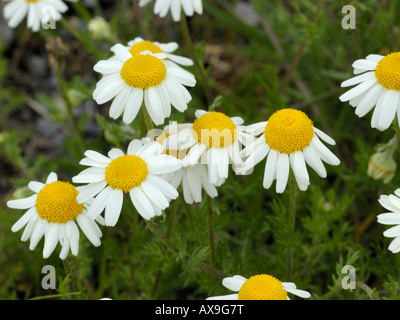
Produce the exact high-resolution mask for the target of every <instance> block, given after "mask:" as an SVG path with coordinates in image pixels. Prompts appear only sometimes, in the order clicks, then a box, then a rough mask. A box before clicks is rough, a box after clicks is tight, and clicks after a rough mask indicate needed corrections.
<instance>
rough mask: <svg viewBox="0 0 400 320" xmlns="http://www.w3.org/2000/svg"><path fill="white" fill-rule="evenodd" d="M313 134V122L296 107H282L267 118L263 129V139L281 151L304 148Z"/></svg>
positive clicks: (286, 151) (289, 151)
mask: <svg viewBox="0 0 400 320" xmlns="http://www.w3.org/2000/svg"><path fill="white" fill-rule="evenodd" d="M313 136H314V129H313V123H312V121H311V120H310V118H309V117H307V115H306V114H305V113H304V112H302V111H300V110H296V109H282V110H279V111H277V112H275V113H274V114H273V115H272V116H271V117H270V118H269V119H268V124H267V125H266V127H265V130H264V137H265V141H266V142H267V143H268V145H269V146H270V147H271V148H272V149H274V150H277V151H279V152H281V153H287V154H290V153H293V152H296V151H301V150H304V149H305V148H306V147H307V146H308V145H309V144H310V141H311V139H312V137H313Z"/></svg>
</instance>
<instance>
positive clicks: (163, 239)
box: [144, 220, 227, 279]
mask: <svg viewBox="0 0 400 320" xmlns="http://www.w3.org/2000/svg"><path fill="white" fill-rule="evenodd" d="M144 221H145V222H146V224H147V226H148V228H149V230H150V231H151V232H152V233H153V234H154V235H155V236H156V237H157V238H158V239H159V240H160V241H161V242H162V243H163V244H164V245H165V246H166V247H167V248H169V249H170V250H172V251H174V252H175V253H176V254H178V255H180V254H181V251H180V249H179V248H178V247H177V246H175V245H174V244H173V243H172V242H170V241H169V239H168V238H167V237H166V236H164V235H163V234H162V233H161V232H160V230H158V228H157V227H156V226H155V225H154V223H153V222H152V221H151V220H144ZM183 258H184V259H185V260H187V261H189V260H190V259H191V257H190V256H189V255H183ZM199 266H200V267H201V268H203V269H204V270H206V271H207V272H209V273H210V274H212V275H214V276H216V277H218V278H221V279H223V278H226V277H227V275H226V274H225V273H223V272H221V271H219V270H217V269H214V268H213V267H211V266H210V265H208V264H206V263H204V262H200V263H199Z"/></svg>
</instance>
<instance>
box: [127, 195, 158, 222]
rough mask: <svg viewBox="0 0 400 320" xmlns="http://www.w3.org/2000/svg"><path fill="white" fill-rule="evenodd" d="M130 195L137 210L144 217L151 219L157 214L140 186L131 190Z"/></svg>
mask: <svg viewBox="0 0 400 320" xmlns="http://www.w3.org/2000/svg"><path fill="white" fill-rule="evenodd" d="M129 195H130V197H131V200H132V203H133V205H134V206H135V208H136V210H137V211H138V213H139V214H140V215H141V216H142V217H143V218H144V219H146V220H150V219H151V218H152V217H154V216H155V212H154V208H153V206H152V204H151V203H150V201H149V199H147V197H146V196H145V194H144V193H143V191H141V190H140V189H139V188H133V189H132V190H131V191H129Z"/></svg>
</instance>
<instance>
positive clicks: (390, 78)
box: [339, 52, 400, 131]
mask: <svg viewBox="0 0 400 320" xmlns="http://www.w3.org/2000/svg"><path fill="white" fill-rule="evenodd" d="M352 66H353V68H354V74H356V75H357V76H355V77H353V78H351V79H348V80H346V81H344V82H342V84H341V86H342V87H349V86H354V85H356V86H355V87H354V88H352V89H350V90H349V91H347V92H345V93H344V94H342V95H341V96H340V97H339V99H340V101H342V102H344V101H350V105H351V106H353V107H354V108H355V113H356V115H357V116H359V117H363V116H365V115H366V114H367V113H368V112H369V111H370V110H372V109H373V108H375V109H374V112H373V114H372V118H371V127H372V128H376V129H378V130H380V131H383V130H386V129H387V128H389V126H390V125H391V124H392V122H393V120H394V118H395V116H396V113H397V118H398V119H399V118H400V52H394V53H390V54H388V55H386V56H382V55H378V54H370V55H368V56H367V57H366V58H365V59H359V60H356V61H354V63H353V65H352Z"/></svg>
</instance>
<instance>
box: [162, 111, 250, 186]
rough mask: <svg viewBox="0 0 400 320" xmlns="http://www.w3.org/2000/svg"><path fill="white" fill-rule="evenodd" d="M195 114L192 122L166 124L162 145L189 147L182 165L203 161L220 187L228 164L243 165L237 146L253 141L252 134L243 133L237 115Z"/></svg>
mask: <svg viewBox="0 0 400 320" xmlns="http://www.w3.org/2000/svg"><path fill="white" fill-rule="evenodd" d="M195 116H196V118H197V119H196V120H195V121H194V122H193V124H191V123H188V124H179V125H176V124H175V125H170V126H167V127H166V128H165V130H166V132H167V133H168V134H170V136H169V137H168V138H167V139H165V141H164V144H167V145H168V146H169V149H170V150H174V149H175V150H185V149H189V151H188V153H187V155H186V156H185V157H184V158H183V159H182V166H183V167H188V166H194V165H196V164H198V163H201V164H206V165H207V168H208V178H209V181H210V183H211V184H213V185H216V186H219V185H221V184H222V183H223V182H224V181H225V179H226V178H227V177H228V173H229V164H230V163H232V165H233V170H236V168H237V167H238V166H241V165H242V164H243V160H242V157H241V156H240V148H241V145H246V143H249V141H252V136H250V135H248V134H246V133H245V132H244V128H245V127H244V126H242V124H243V119H242V118H240V117H232V118H230V117H228V116H227V115H225V114H223V113H221V112H216V111H213V112H207V111H203V110H197V111H196V112H195Z"/></svg>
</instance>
